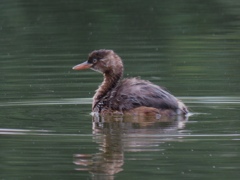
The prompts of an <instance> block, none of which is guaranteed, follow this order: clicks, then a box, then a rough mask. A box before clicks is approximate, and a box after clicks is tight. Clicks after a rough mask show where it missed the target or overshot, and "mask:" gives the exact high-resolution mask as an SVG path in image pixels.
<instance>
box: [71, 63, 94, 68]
mask: <svg viewBox="0 0 240 180" xmlns="http://www.w3.org/2000/svg"><path fill="white" fill-rule="evenodd" d="M91 67H92V64H90V63H88V62H87V61H85V62H83V63H81V64H78V65H76V66H74V67H73V68H72V69H73V70H82V69H89V68H91Z"/></svg>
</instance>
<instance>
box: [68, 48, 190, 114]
mask: <svg viewBox="0 0 240 180" xmlns="http://www.w3.org/2000/svg"><path fill="white" fill-rule="evenodd" d="M72 69H73V70H83V69H92V70H94V71H97V72H100V73H102V74H103V76H104V79H103V82H102V83H101V85H100V86H99V87H98V89H97V90H96V92H95V95H94V96H93V103H92V112H93V113H97V114H100V115H107V114H108V115H112V114H133V115H134V114H135V115H160V116H178V115H183V116H186V115H187V114H188V112H189V111H188V108H187V106H186V105H185V104H184V103H183V102H182V101H180V100H179V99H177V98H176V97H175V96H173V95H172V94H171V93H170V92H169V91H167V90H165V88H162V87H161V86H158V85H155V84H153V83H152V82H150V81H148V80H143V79H141V78H139V77H133V78H123V71H124V66H123V61H122V59H121V57H120V56H119V55H117V54H116V53H115V52H114V51H113V50H108V49H99V50H94V51H92V52H91V53H90V54H89V56H88V60H87V61H85V62H83V63H81V64H78V65H76V66H74V67H73V68H72Z"/></svg>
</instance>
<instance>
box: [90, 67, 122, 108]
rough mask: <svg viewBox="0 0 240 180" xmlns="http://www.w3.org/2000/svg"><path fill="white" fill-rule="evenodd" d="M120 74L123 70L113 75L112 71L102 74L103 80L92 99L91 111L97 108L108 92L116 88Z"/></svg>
mask: <svg viewBox="0 0 240 180" xmlns="http://www.w3.org/2000/svg"><path fill="white" fill-rule="evenodd" d="M122 74H123V70H122V71H120V72H118V73H113V71H109V72H106V73H104V80H103V82H102V84H101V85H100V86H99V88H98V89H97V90H96V93H95V95H94V97H93V106H92V109H94V108H95V107H96V106H97V104H98V103H99V102H100V101H101V100H102V99H103V98H104V97H105V96H106V95H107V93H108V92H110V91H112V90H113V89H114V88H115V87H116V86H117V84H118V83H119V81H120V79H121V77H122Z"/></svg>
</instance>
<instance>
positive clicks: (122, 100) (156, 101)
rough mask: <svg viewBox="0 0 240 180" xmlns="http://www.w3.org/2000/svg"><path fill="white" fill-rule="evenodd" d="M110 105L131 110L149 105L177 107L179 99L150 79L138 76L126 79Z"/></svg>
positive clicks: (119, 86)
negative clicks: (146, 79)
mask: <svg viewBox="0 0 240 180" xmlns="http://www.w3.org/2000/svg"><path fill="white" fill-rule="evenodd" d="M109 102H110V104H109V106H110V107H111V108H112V109H115V110H120V111H122V110H129V109H132V108H136V107H140V106H147V107H154V108H158V109H177V108H178V102H177V99H176V98H175V97H174V96H173V95H171V94H170V93H168V92H167V91H165V90H164V89H162V88H161V87H160V86H157V85H154V84H152V83H151V82H149V81H145V80H141V79H138V78H131V79H124V80H123V81H122V82H121V83H120V84H118V86H117V87H116V89H115V90H114V91H113V92H112V94H111V96H110V101H109Z"/></svg>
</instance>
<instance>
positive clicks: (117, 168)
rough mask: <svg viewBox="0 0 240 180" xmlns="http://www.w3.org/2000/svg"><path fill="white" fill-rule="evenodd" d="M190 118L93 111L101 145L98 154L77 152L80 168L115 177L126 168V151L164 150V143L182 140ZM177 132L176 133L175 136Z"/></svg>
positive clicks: (105, 176) (94, 124)
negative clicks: (97, 113) (180, 136)
mask: <svg viewBox="0 0 240 180" xmlns="http://www.w3.org/2000/svg"><path fill="white" fill-rule="evenodd" d="M187 120H188V118H187V117H185V116H171V117H161V118H156V117H154V116H147V117H146V116H145V117H144V116H121V115H119V116H99V115H96V114H94V115H93V122H92V127H93V135H94V136H93V138H94V141H95V142H96V143H97V144H98V145H99V148H98V149H99V152H98V153H95V154H75V155H74V164H76V165H77V166H78V167H77V168H76V170H79V171H89V172H90V173H91V174H93V175H94V176H93V179H101V177H104V179H109V180H110V179H114V174H117V173H119V172H121V171H123V164H124V153H125V152H145V151H149V152H152V151H163V150H164V149H163V148H161V144H162V143H164V142H167V141H172V140H174V139H175V140H178V136H176V135H181V134H180V132H179V130H181V129H183V128H184V127H185V123H186V122H187ZM171 135H175V136H171Z"/></svg>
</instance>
